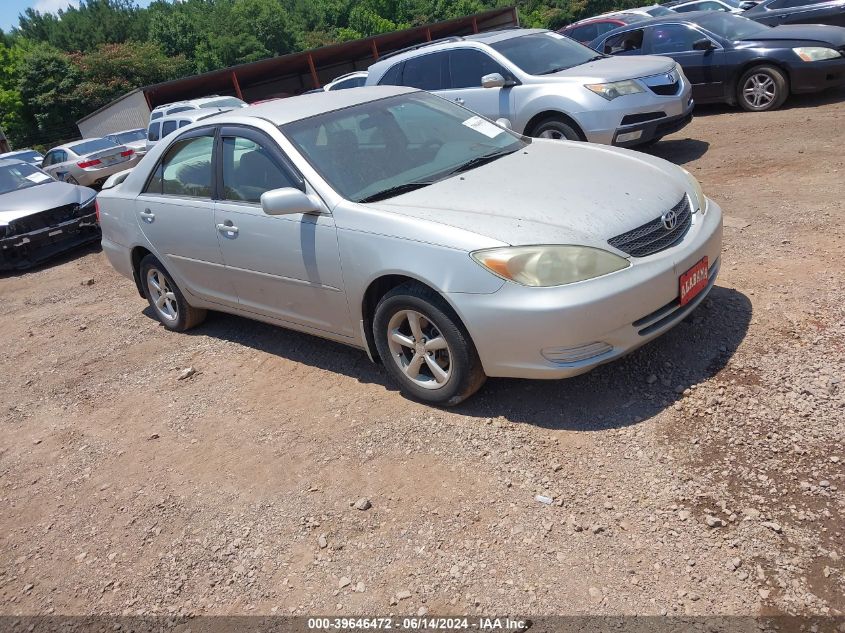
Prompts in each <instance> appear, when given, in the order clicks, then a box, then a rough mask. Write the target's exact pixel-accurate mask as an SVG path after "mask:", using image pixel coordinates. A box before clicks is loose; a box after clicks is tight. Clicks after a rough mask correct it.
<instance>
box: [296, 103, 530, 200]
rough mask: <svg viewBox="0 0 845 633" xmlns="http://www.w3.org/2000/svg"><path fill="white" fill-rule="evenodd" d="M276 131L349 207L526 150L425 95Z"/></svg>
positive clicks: (515, 140)
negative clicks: (344, 199)
mask: <svg viewBox="0 0 845 633" xmlns="http://www.w3.org/2000/svg"><path fill="white" fill-rule="evenodd" d="M281 130H282V132H284V133H285V134H286V135H287V136H288V138H290V140H291V142H292V143H293V144H294V145H295V146H296V148H297V149H298V150H299V151H300V153H302V154H303V155H304V156H305V157H306V158H307V159H308V161H309V162H310V163H311V164H312V165H313V166H314V168H315V169H316V170H317V171H318V172H320V174H321V175H322V176H323V178H325V179H326V181H328V183H329V184H330V185H331V186H332V187H333V188H334V189H335V190H336V191H337V192H338V193H340V194H341V195H342V196H343V197H344V198H347V199H349V200H353V201H355V202H360V201H365V200H374V199H378V198H379V197H383V198H388V197H391V195H399V193H401V192H402V191H401V190H402V189H403V188H404V189H406V190H410V189H413V188H418V187H423V186H425V185H427V184H431V183H432V182H434V181H436V180H438V179H441V178H446V177H448V176H449V175H451V174H452V173H454V172H455V171H456V170H460V169H462V168H465V169H470V168H472V167H473V166H474V165H476V164H481V163H482V162H487V161H489V160H495V158H496V156H497V155H499V154H504V153H509V152H513V151H516V150H518V149H521V148H522V147H525V146H526V145H527V141H525V140H523V139H522V138H521V137H519V136H516V135H515V134H513V133H511V132H509V131H506V130H504V129H503V128H500V127H498V126H497V125H494V124H493V123H490V122H489V121H487V120H486V119H482V118H481V117H480V116H477V115H474V114H473V113H472V112H469V111H467V110H465V109H463V108H461V107H459V106H457V105H453V104H452V103H450V102H448V101H446V100H444V99H441V98H439V97H435V96H433V95H429V94H426V93H411V94H405V95H398V96H395V97H389V98H387V99H380V100H378V101H370V102H368V103H362V104H359V105H356V106H352V107H349V108H344V109H342V110H334V111H332V112H326V113H324V114H319V115H317V116H314V117H311V118H308V119H303V120H301V121H295V122H293V123H288V124H286V125H283V126H282V127H281ZM394 190H395V193H392V192H393V191H394Z"/></svg>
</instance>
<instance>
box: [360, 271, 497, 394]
mask: <svg viewBox="0 0 845 633" xmlns="http://www.w3.org/2000/svg"><path fill="white" fill-rule="evenodd" d="M413 315H416V317H414V316H413ZM414 320H416V321H417V323H416V326H414V325H412V322H413V321H414ZM415 330H417V334H422V340H420V338H419V337H417V336H415V335H414V331H415ZM394 333H395V334H396V335H399V336H401V337H403V339H404V340H403V342H399V340H397V339H396V338H395V337H394V336H392V334H394ZM373 336H374V339H375V343H376V349H377V350H378V353H379V356H380V357H381V360H382V363H383V364H384V367H385V369H386V370H387V373H388V374H389V375H390V377H391V379H392V380H393V381H394V382H395V383H396V384H397V385H398V386H399V390H400V391H401V392H402V393H403V394H404V395H406V396H408V397H410V398H412V399H414V400H419V401H420V402H425V403H426V404H433V405H437V406H447V407H448V406H453V405H456V404H458V403H460V402H463V401H464V400H466V399H467V398H469V397H470V396H471V395H472V394H474V393H475V392H476V391H478V390H479V389H480V388H481V385H483V384H484V381H485V380H486V379H487V376H485V375H484V370H483V369H482V367H481V360H480V359H479V358H478V352H477V351H476V349H475V345H473V343H472V339H470V337H469V334H468V333H467V331H466V329H464V327H463V325H462V324H461V322H460V319H458V317H457V315H456V314H455V313H454V311H453V310H452V308H451V307H450V306H449V304H448V303H446V301H444V300H443V298H442V297H441V296H440V295H438V294H437V293H436V292H434V291H433V290H431V289H429V288H426V287H425V286H422V285H420V284H417V283H406V284H402V285H401V286H397V287H396V288H394V289H393V290H391V291H390V292H388V293H387V294H386V295H385V296H384V297H382V299H381V301H379V303H378V306H376V312H375V318H374V319H373ZM433 341H438V343H436V345H437V346H436V347H433V348H432V349H430V350H428V351H425V350H424V347H425V345H426V344H427V343H428V344H431V343H432V342H433ZM420 352H422V354H420ZM432 367H434V368H435V369H432ZM437 368H439V371H438V369H437ZM414 371H416V374H413V373H412V372H414Z"/></svg>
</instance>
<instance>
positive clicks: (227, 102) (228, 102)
mask: <svg viewBox="0 0 845 633" xmlns="http://www.w3.org/2000/svg"><path fill="white" fill-rule="evenodd" d="M245 105H246V103H244V102H243V101H241V100H240V99H238V98H237V97H223V98H222V99H214V100H212V101H207V102H205V103H203V104H202V105H201V106H199V107H200V108H241V107H243V106H245Z"/></svg>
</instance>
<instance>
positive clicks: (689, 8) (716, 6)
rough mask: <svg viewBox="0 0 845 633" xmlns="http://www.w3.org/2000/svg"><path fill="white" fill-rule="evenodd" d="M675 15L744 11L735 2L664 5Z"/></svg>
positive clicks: (696, 1) (706, 0)
mask: <svg viewBox="0 0 845 633" xmlns="http://www.w3.org/2000/svg"><path fill="white" fill-rule="evenodd" d="M666 6H667V7H669V8H671V9H672V10H673V11H674V12H675V13H692V12H693V11H722V12H724V13H742V12H743V11H745V9H744V8H742V6H741V4H740V3H739V2H738V1H737V0H694V1H693V2H669V3H667V4H666Z"/></svg>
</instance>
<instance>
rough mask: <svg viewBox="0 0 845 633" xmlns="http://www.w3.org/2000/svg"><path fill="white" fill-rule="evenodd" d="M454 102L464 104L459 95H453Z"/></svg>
mask: <svg viewBox="0 0 845 633" xmlns="http://www.w3.org/2000/svg"><path fill="white" fill-rule="evenodd" d="M455 103H457V104H458V105H464V100H463V99H461V98H460V97H455Z"/></svg>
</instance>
